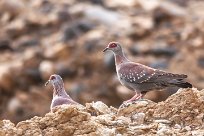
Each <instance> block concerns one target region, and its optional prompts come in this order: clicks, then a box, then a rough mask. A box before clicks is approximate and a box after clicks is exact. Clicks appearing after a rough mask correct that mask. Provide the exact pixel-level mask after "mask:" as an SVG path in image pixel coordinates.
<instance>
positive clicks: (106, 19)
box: [84, 6, 132, 33]
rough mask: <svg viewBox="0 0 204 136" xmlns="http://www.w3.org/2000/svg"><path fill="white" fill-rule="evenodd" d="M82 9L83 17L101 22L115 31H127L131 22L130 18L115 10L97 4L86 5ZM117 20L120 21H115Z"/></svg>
mask: <svg viewBox="0 0 204 136" xmlns="http://www.w3.org/2000/svg"><path fill="white" fill-rule="evenodd" d="M84 11H85V12H84V15H85V17H87V18H89V19H90V20H93V21H96V22H100V23H103V24H104V25H106V26H107V27H109V28H110V27H112V28H114V29H115V30H116V31H118V30H123V31H124V33H125V31H126V32H128V31H130V29H131V26H132V23H131V21H130V19H129V18H127V17H125V16H123V15H122V14H119V13H117V12H115V11H111V10H107V9H105V8H102V7H98V6H89V7H86V10H84ZM118 20H120V23H115V22H118ZM113 26H114V27H113ZM118 32H119V31H118Z"/></svg>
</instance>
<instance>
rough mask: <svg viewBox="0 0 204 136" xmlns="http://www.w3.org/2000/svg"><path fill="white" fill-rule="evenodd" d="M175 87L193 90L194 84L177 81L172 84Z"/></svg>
mask: <svg viewBox="0 0 204 136" xmlns="http://www.w3.org/2000/svg"><path fill="white" fill-rule="evenodd" d="M172 84H173V85H175V86H177V87H180V88H192V87H193V86H192V84H190V83H188V82H185V81H177V82H176V83H172Z"/></svg>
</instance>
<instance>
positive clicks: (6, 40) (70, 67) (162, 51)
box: [0, 0, 204, 123]
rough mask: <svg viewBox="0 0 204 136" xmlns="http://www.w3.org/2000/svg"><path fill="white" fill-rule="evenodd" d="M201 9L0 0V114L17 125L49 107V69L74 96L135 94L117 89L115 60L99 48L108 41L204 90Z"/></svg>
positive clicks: (178, 0) (182, 0)
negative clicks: (186, 78)
mask: <svg viewBox="0 0 204 136" xmlns="http://www.w3.org/2000/svg"><path fill="white" fill-rule="evenodd" d="M203 9H204V1H192V0H191V1H190V0H149V1H148V2H146V1H145V0H128V1H119V0H103V1H102V0H87V1H83V0H78V1H74V0H60V1H56V0H29V1H28V0H0V30H1V31H0V105H1V106H0V118H1V119H9V120H11V121H12V122H14V123H18V122H19V121H22V120H26V119H29V118H31V117H33V116H43V115H44V114H45V113H47V112H49V106H50V102H51V99H52V88H51V87H50V88H49V87H46V88H45V87H44V83H45V82H46V80H47V79H48V77H49V76H50V75H51V74H54V73H56V74H59V75H60V76H62V78H63V80H64V81H65V88H66V90H67V93H68V94H69V95H70V96H71V97H72V98H73V99H74V100H75V101H77V102H79V103H81V104H85V103H88V102H92V101H103V102H104V103H105V104H106V105H108V106H110V105H112V106H114V107H119V106H120V104H121V103H122V102H123V101H124V100H127V99H129V98H131V97H132V96H133V94H134V92H132V91H130V90H129V89H124V88H121V85H120V83H119V82H118V80H117V78H116V73H115V69H114V67H113V66H114V61H113V57H111V56H108V54H103V53H102V50H103V49H104V48H105V46H106V45H107V44H108V43H109V42H111V41H118V42H120V43H121V44H123V46H124V49H125V53H126V54H127V56H128V58H129V59H130V60H132V61H134V62H139V63H142V64H145V65H148V66H154V67H159V68H162V69H163V70H165V71H168V72H172V73H178V74H179V73H184V74H187V75H188V81H189V82H191V83H192V84H193V85H194V87H196V88H199V89H201V88H204V68H203V59H202V58H203V57H204V56H203V52H204V48H203V47H204V38H203V37H204V18H203V16H204V15H203V13H204V12H203ZM118 20H120V21H118ZM87 54H88V55H87ZM101 75H102V76H101ZM176 91H177V89H175V90H174V91H172V89H170V90H169V91H159V90H156V91H155V92H149V93H148V94H147V95H146V96H145V98H146V99H151V100H153V101H157V102H158V101H161V100H165V99H166V98H167V97H168V96H169V95H171V94H173V93H174V92H176ZM39 105H40V106H41V108H39Z"/></svg>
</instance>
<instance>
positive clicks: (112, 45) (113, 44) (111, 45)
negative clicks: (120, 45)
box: [108, 42, 117, 48]
mask: <svg viewBox="0 0 204 136" xmlns="http://www.w3.org/2000/svg"><path fill="white" fill-rule="evenodd" d="M115 47H117V44H116V43H114V42H112V43H109V45H108V48H115Z"/></svg>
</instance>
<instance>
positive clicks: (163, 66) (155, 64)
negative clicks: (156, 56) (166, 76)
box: [149, 60, 169, 69]
mask: <svg viewBox="0 0 204 136" xmlns="http://www.w3.org/2000/svg"><path fill="white" fill-rule="evenodd" d="M149 66H150V67H152V68H156V69H167V68H168V66H169V63H168V61H166V60H157V61H156V62H152V63H150V64H149Z"/></svg>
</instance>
